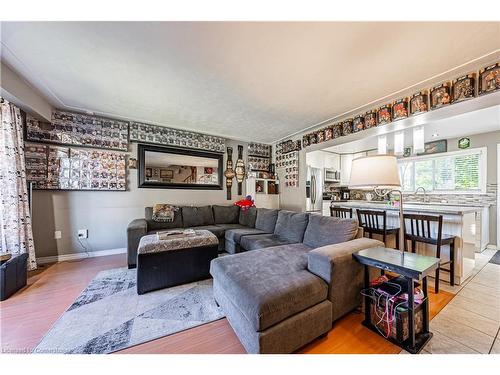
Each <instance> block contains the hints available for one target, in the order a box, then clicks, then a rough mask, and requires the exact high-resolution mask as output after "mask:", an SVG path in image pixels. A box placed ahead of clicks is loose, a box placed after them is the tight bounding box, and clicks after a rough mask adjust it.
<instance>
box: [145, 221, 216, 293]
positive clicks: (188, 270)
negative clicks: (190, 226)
mask: <svg viewBox="0 0 500 375" xmlns="http://www.w3.org/2000/svg"><path fill="white" fill-rule="evenodd" d="M218 245H219V241H218V239H217V237H216V236H215V235H214V234H213V233H211V232H209V231H208V230H196V231H195V234H192V235H184V234H178V235H172V236H169V237H168V238H167V239H162V240H159V239H158V236H157V235H156V234H150V235H147V236H144V237H142V238H141V240H140V242H139V248H138V255H137V293H138V294H144V293H147V292H150V291H153V290H157V289H162V288H167V287H170V286H174V285H180V284H185V283H189V282H193V281H197V280H203V279H206V278H209V277H210V272H209V270H210V262H211V261H212V259H215V258H217V254H218V251H217V247H218Z"/></svg>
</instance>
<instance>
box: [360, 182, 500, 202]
mask: <svg viewBox="0 0 500 375" xmlns="http://www.w3.org/2000/svg"><path fill="white" fill-rule="evenodd" d="M497 189H498V184H486V194H427V195H426V199H427V201H428V202H430V203H451V204H491V205H493V206H496V205H497ZM367 193H371V195H372V201H383V200H384V198H381V197H379V196H377V195H376V194H375V192H370V191H363V190H351V199H353V200H367V199H366V194H367ZM404 198H405V200H407V201H417V202H423V201H424V194H423V193H422V192H419V193H418V194H413V193H405V194H404Z"/></svg>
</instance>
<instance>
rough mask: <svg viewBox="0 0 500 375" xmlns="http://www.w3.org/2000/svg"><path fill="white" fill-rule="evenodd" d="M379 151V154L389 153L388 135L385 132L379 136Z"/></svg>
mask: <svg viewBox="0 0 500 375" xmlns="http://www.w3.org/2000/svg"><path fill="white" fill-rule="evenodd" d="M378 153H379V155H385V154H387V136H386V135H385V134H384V135H379V136H378Z"/></svg>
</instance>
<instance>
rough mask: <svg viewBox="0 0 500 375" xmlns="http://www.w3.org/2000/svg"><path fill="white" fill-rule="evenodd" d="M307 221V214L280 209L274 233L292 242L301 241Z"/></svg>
mask: <svg viewBox="0 0 500 375" xmlns="http://www.w3.org/2000/svg"><path fill="white" fill-rule="evenodd" d="M308 222H309V214H306V213H302V212H292V211H285V210H281V211H280V212H279V213H278V220H276V227H275V228H274V234H276V235H278V236H280V237H281V238H283V239H285V240H288V241H290V242H292V243H295V242H302V239H303V238H304V232H305V230H306V227H307V223H308Z"/></svg>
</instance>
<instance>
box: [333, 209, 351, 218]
mask: <svg viewBox="0 0 500 375" xmlns="http://www.w3.org/2000/svg"><path fill="white" fill-rule="evenodd" d="M330 216H333V217H340V218H342V219H352V208H344V207H339V206H330Z"/></svg>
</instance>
